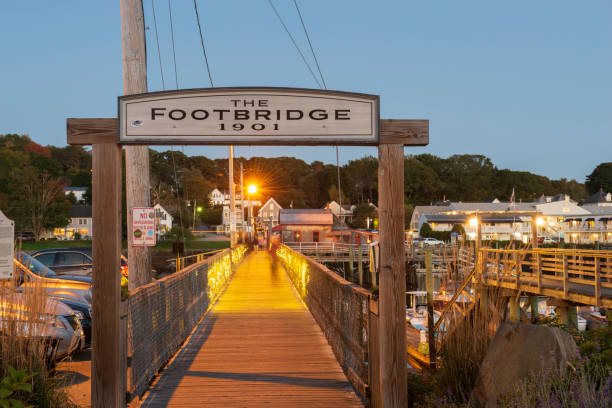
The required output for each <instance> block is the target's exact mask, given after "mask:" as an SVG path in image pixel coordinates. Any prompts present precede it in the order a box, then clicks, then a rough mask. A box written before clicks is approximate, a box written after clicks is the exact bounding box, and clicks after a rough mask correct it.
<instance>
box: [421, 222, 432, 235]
mask: <svg viewBox="0 0 612 408" xmlns="http://www.w3.org/2000/svg"><path fill="white" fill-rule="evenodd" d="M432 232H433V230H432V229H431V225H429V223H427V222H424V223H423V225H421V229H420V230H419V236H420V237H421V238H429V237H431V236H432Z"/></svg>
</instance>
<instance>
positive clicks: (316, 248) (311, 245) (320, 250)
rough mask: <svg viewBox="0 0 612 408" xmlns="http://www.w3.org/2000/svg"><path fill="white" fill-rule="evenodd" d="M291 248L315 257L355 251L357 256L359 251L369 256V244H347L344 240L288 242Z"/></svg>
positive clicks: (339, 254)
mask: <svg viewBox="0 0 612 408" xmlns="http://www.w3.org/2000/svg"><path fill="white" fill-rule="evenodd" d="M285 245H287V246H288V247H289V248H291V249H293V250H295V251H298V252H300V253H302V254H305V255H312V256H315V257H338V256H344V257H348V256H350V254H351V251H352V253H353V256H355V257H357V256H358V255H359V251H361V254H362V256H363V257H364V258H367V256H368V250H369V245H366V244H346V243H343V242H287V243H285Z"/></svg>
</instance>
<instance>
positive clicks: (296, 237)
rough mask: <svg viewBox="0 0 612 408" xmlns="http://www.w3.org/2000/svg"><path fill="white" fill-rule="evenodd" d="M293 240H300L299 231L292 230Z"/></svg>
mask: <svg viewBox="0 0 612 408" xmlns="http://www.w3.org/2000/svg"><path fill="white" fill-rule="evenodd" d="M293 242H300V232H299V231H293Z"/></svg>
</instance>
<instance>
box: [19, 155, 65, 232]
mask: <svg viewBox="0 0 612 408" xmlns="http://www.w3.org/2000/svg"><path fill="white" fill-rule="evenodd" d="M11 180H12V182H11V187H12V194H11V196H12V199H11V200H10V203H11V204H10V208H9V214H10V215H11V216H12V217H14V219H15V221H16V223H17V225H18V226H19V227H20V228H25V229H31V230H32V232H33V233H34V236H35V237H36V240H38V239H40V237H41V235H42V233H43V231H44V230H45V229H49V228H56V227H65V226H66V225H67V224H68V222H69V221H70V202H69V201H68V199H67V198H66V195H65V194H64V187H65V183H63V182H62V181H61V180H59V179H56V178H51V177H50V176H49V175H48V174H45V173H42V172H40V171H39V170H38V169H36V168H34V167H32V166H27V167H25V168H23V169H14V170H13V171H12V172H11Z"/></svg>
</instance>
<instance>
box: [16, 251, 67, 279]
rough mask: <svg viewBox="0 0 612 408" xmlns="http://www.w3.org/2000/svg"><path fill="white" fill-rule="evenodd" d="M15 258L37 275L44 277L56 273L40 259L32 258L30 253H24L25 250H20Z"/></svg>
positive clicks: (53, 275)
mask: <svg viewBox="0 0 612 408" xmlns="http://www.w3.org/2000/svg"><path fill="white" fill-rule="evenodd" d="M17 259H18V260H19V262H21V263H22V264H23V265H24V266H25V267H26V268H28V269H29V270H30V271H32V273H35V274H36V275H38V276H44V277H45V278H53V277H56V276H57V273H55V272H53V271H52V270H51V269H49V268H48V267H47V266H45V265H44V264H42V263H41V262H40V261H38V260H36V259H35V258H32V257H31V256H30V254H26V253H25V252H20V253H18V254H17Z"/></svg>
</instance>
